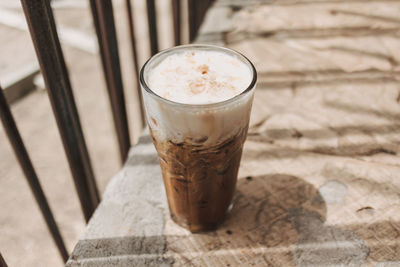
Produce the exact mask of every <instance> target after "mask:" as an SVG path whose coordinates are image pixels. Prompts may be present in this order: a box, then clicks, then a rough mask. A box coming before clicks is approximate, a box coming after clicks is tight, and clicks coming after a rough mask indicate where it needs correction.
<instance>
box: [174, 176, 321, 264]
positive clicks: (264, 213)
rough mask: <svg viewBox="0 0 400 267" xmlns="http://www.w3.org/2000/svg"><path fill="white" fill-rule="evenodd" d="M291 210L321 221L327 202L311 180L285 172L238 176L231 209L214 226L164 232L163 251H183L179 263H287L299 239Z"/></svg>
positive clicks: (180, 253) (289, 261) (291, 260)
mask: <svg viewBox="0 0 400 267" xmlns="http://www.w3.org/2000/svg"><path fill="white" fill-rule="evenodd" d="M295 214H312V216H314V217H316V218H318V219H319V220H320V221H321V222H322V223H323V222H324V221H325V216H326V205H325V202H324V201H323V199H322V197H321V195H320V194H319V192H318V190H317V189H316V188H315V187H314V186H313V185H312V184H310V183H308V182H306V181H304V180H303V179H301V178H298V177H295V176H290V175H285V174H275V175H263V176H257V177H246V178H242V179H239V180H238V185H237V193H236V196H235V199H234V202H233V208H232V210H231V212H230V214H229V215H228V216H227V218H226V220H225V222H224V223H223V224H222V225H221V226H220V227H219V228H218V230H217V231H215V232H210V233H203V234H193V235H187V236H167V250H168V251H173V252H174V253H177V254H179V255H181V256H182V258H181V264H193V265H202V264H205V263H206V262H222V263H224V264H235V263H236V264H237V263H239V262H243V263H246V264H256V265H260V264H264V265H275V266H277V265H279V266H291V265H293V257H294V255H293V251H294V246H295V245H296V244H297V242H298V241H299V238H300V235H299V232H298V229H296V228H295V227H296V225H295V224H294V223H295V222H294V218H295V217H296V216H295Z"/></svg>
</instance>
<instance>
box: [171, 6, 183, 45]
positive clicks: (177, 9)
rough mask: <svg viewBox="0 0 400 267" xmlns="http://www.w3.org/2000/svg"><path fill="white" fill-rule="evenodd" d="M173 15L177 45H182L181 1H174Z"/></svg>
mask: <svg viewBox="0 0 400 267" xmlns="http://www.w3.org/2000/svg"><path fill="white" fill-rule="evenodd" d="M172 14H173V20H174V39H175V45H180V44H181V43H182V41H181V0H172Z"/></svg>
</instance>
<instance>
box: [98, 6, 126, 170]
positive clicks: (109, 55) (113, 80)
mask: <svg viewBox="0 0 400 267" xmlns="http://www.w3.org/2000/svg"><path fill="white" fill-rule="evenodd" d="M90 6H91V11H92V17H93V21H94V25H95V28H96V34H97V39H98V42H99V47H100V54H101V60H102V65H103V72H104V76H105V79H106V84H107V91H108V96H109V98H110V103H111V110H112V114H113V118H114V127H115V130H116V132H117V137H118V144H119V150H120V158H121V162H122V163H123V162H125V160H126V157H127V156H128V152H129V148H130V146H131V142H130V137H129V127H128V120H127V114H126V107H125V96H124V89H123V85H122V77H121V67H120V62H119V55H118V42H117V35H116V31H115V23H114V15H113V6H112V2H111V0H90Z"/></svg>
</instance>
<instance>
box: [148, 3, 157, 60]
mask: <svg viewBox="0 0 400 267" xmlns="http://www.w3.org/2000/svg"><path fill="white" fill-rule="evenodd" d="M147 21H148V24H149V36H150V52H151V55H154V54H157V52H158V38H157V21H156V5H155V3H154V0H147Z"/></svg>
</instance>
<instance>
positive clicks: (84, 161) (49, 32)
mask: <svg viewBox="0 0 400 267" xmlns="http://www.w3.org/2000/svg"><path fill="white" fill-rule="evenodd" d="M89 2H90V8H91V13H92V18H93V24H94V27H95V30H96V35H97V40H98V44H99V48H100V57H101V62H102V67H103V73H104V77H105V82H106V86H107V91H108V96H109V99H110V104H111V110H112V114H113V121H114V127H115V131H116V133H117V137H118V145H119V151H120V159H121V162H122V163H123V162H124V161H125V159H126V157H127V155H128V151H129V148H130V146H131V142H130V135H129V129H128V121H127V113H126V106H125V97H124V91H123V84H122V75H121V68H120V61H119V55H118V43H117V36H116V30H115V22H114V16H113V6H112V1H111V0H89ZM212 2H213V1H212V0H205V1H194V0H189V2H188V3H189V5H188V6H189V9H188V15H189V16H188V17H189V38H190V40H191V41H192V40H193V39H194V37H195V35H196V32H197V30H198V28H199V26H200V23H201V21H202V19H203V17H204V14H205V12H206V10H207V8H208V7H209V6H210V4H211V3H212ZM21 3H22V7H23V10H24V14H25V18H26V21H27V23H28V26H29V32H30V35H31V38H32V41H33V44H34V47H35V51H36V55H37V58H38V61H39V64H40V69H41V72H42V75H43V78H44V81H45V85H46V89H47V92H48V96H49V99H50V102H51V106H52V109H53V113H54V116H55V118H56V122H57V126H58V130H59V133H60V136H61V138H62V143H63V147H64V151H65V153H66V155H67V160H68V163H69V167H70V169H71V173H72V177H73V179H74V183H75V188H76V191H77V192H78V197H79V200H80V205H81V209H82V212H83V214H84V217H85V220H86V222H87V221H89V219H90V217H91V215H92V214H93V212H94V210H95V209H96V207H97V205H98V204H99V202H100V195H99V192H98V189H97V186H96V181H95V177H94V174H93V170H92V166H91V162H90V158H89V154H88V150H87V147H86V143H85V139H84V135H83V132H82V128H81V123H80V119H79V114H78V111H77V108H76V104H75V100H74V96H73V92H72V87H71V83H70V80H69V75H68V70H67V66H66V64H65V61H64V55H63V53H62V49H61V45H60V41H59V38H58V34H57V30H56V24H55V21H54V16H53V11H52V8H51V6H50V0H35V1H31V0H21ZM146 3H147V15H148V16H147V18H148V27H149V39H150V51H151V54H152V55H153V54H155V53H157V52H158V50H159V45H158V38H157V23H156V7H155V1H154V0H146ZM125 4H126V10H127V17H128V21H127V23H128V26H129V37H130V41H131V49H132V54H133V63H134V68H135V74H136V78H137V84H136V87H137V90H138V95H139V97H140V101H139V102H140V105H141V117H142V122H143V123H144V116H143V114H144V112H143V103H142V99H141V92H140V87H139V83H138V81H139V76H138V75H139V66H138V56H137V50H136V41H135V31H134V18H133V15H132V5H131V0H126V2H125ZM171 5H172V13H173V27H174V44H175V45H179V44H181V42H182V34H181V33H182V31H181V24H182V15H181V14H182V13H181V9H182V4H181V0H171ZM0 117H1V120H2V123H3V126H4V129H5V132H6V134H7V136H8V138H9V141H10V143H11V145H12V147H13V150H14V153H15V154H16V156H17V159H18V161H19V164H20V165H21V168H22V170H23V172H24V174H25V177H26V179H27V182H28V184H29V186H30V189H31V191H32V193H33V195H34V197H35V199H36V202H37V203H38V205H39V207H40V210H41V212H42V215H43V217H44V219H45V221H46V224H47V227H48V229H49V231H50V233H51V236H52V238H53V240H54V242H55V244H56V246H57V248H58V251H59V253H60V255H61V257H62V259H63V261H64V262H66V261H67V259H68V252H67V249H66V246H65V243H64V241H63V238H62V236H61V234H60V231H59V228H58V226H57V223H56V221H55V219H54V216H53V214H52V212H51V209H50V207H49V204H48V202H47V199H46V196H45V195H44V192H43V190H42V187H41V185H40V182H39V179H38V177H37V174H36V172H35V169H34V167H33V165H32V161H31V160H30V158H29V155H28V153H27V150H26V148H25V146H24V143H23V140H22V138H21V135H20V133H19V131H18V129H17V125H16V122H15V121H14V119H13V116H12V114H11V111H10V108H9V105H8V103H7V101H6V98H5V96H4V94H3V91H2V89H1V87H0ZM141 126H143V124H142V125H141ZM3 266H7V265H6V263H5V260H4V259H3V257H2V256H1V254H0V267H3Z"/></svg>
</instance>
